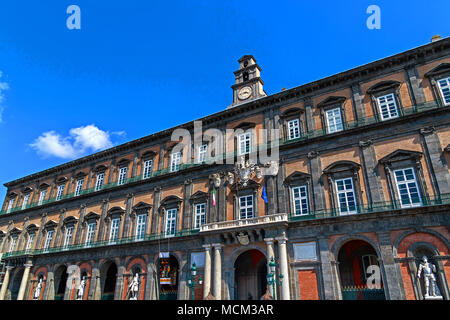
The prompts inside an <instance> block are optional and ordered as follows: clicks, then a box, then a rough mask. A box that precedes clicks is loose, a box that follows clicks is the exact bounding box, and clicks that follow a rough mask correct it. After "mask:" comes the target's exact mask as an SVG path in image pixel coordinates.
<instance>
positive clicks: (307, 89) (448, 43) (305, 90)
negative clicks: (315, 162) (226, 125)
mask: <svg viewBox="0 0 450 320" xmlns="http://www.w3.org/2000/svg"><path fill="white" fill-rule="evenodd" d="M438 47H443V48H442V49H443V50H445V49H449V48H450V37H446V38H443V39H441V40H438V41H435V42H431V43H427V44H424V45H421V46H418V47H415V48H413V49H409V50H407V51H403V52H401V53H397V54H394V55H391V56H388V57H385V58H382V59H379V60H375V61H373V62H370V63H367V64H363V65H360V66H358V67H355V68H352V69H349V70H346V71H343V72H339V73H336V74H334V75H331V76H328V77H326V78H322V79H319V80H315V81H312V82H308V83H306V84H303V85H300V86H297V87H294V88H291V89H286V90H284V91H280V92H277V93H274V94H272V95H269V96H266V97H262V98H259V99H257V100H253V101H249V102H247V103H242V104H239V105H236V106H234V107H233V108H226V109H224V110H222V111H219V112H216V113H213V114H210V115H207V116H205V117H203V118H199V119H194V120H191V121H189V122H186V123H183V124H181V125H178V126H175V127H171V128H168V129H165V130H163V131H158V132H156V133H152V134H150V135H147V136H144V137H142V138H139V139H136V140H132V141H129V142H126V143H123V144H120V145H118V146H115V147H112V148H109V149H106V150H102V151H99V152H96V153H94V154H90V155H87V156H85V157H82V158H78V159H75V160H72V161H69V162H66V163H64V164H61V165H58V166H55V167H51V168H49V169H46V170H43V171H39V172H37V173H33V174H30V175H27V176H25V177H22V178H19V179H15V180H12V181H9V182H6V183H4V184H3V185H4V186H5V187H7V188H9V187H10V186H14V185H16V184H19V183H22V182H25V181H27V180H32V179H35V178H39V177H42V176H46V175H49V174H52V173H57V172H59V171H62V170H65V169H68V168H71V167H73V166H75V165H77V164H83V163H85V162H89V161H92V160H95V159H100V158H103V157H105V156H108V155H112V154H114V153H116V152H118V151H120V150H127V149H129V148H132V147H134V146H139V145H141V144H143V143H145V142H149V141H152V140H156V139H161V138H164V137H168V136H170V135H171V133H172V131H173V130H175V129H177V128H191V127H193V122H194V121H200V120H203V121H204V120H211V121H214V118H219V117H223V116H226V115H227V114H232V115H233V114H236V112H238V111H242V109H245V108H248V107H252V109H254V108H257V107H262V106H265V105H267V103H268V102H270V101H273V100H276V101H281V100H282V99H283V98H284V99H288V98H290V97H292V95H293V94H295V95H299V94H302V95H305V96H306V95H308V94H310V93H311V92H313V91H316V90H317V89H320V88H322V87H323V85H325V87H326V86H330V85H333V84H334V83H335V82H336V80H339V79H351V78H354V77H355V76H356V75H357V74H359V73H361V72H362V71H363V70H366V69H371V68H373V67H376V66H378V67H380V66H381V67H382V68H386V67H388V66H386V65H385V64H386V63H387V62H388V61H391V60H396V59H400V58H402V57H405V56H408V55H410V54H413V53H415V54H418V53H422V54H428V53H430V52H429V51H425V50H426V49H431V48H438ZM424 51H425V52H424ZM432 53H433V52H431V54H432ZM377 70H378V69H377ZM330 83H331V84H330Z"/></svg>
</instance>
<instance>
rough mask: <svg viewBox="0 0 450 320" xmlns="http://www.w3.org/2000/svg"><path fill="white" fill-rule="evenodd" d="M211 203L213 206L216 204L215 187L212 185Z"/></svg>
mask: <svg viewBox="0 0 450 320" xmlns="http://www.w3.org/2000/svg"><path fill="white" fill-rule="evenodd" d="M212 203H213V207H215V206H216V189H215V188H214V187H213V191H212Z"/></svg>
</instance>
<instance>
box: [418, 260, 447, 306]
mask: <svg viewBox="0 0 450 320" xmlns="http://www.w3.org/2000/svg"><path fill="white" fill-rule="evenodd" d="M422 271H423V277H424V282H425V299H427V298H430V297H441V295H440V292H439V289H438V287H437V284H436V276H435V275H434V274H435V273H436V266H435V265H434V264H432V263H430V262H428V258H427V256H423V257H422V262H421V263H420V265H419V271H418V272H417V278H418V279H420V276H421V274H422ZM430 285H431V295H430Z"/></svg>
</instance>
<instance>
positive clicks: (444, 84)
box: [438, 77, 450, 106]
mask: <svg viewBox="0 0 450 320" xmlns="http://www.w3.org/2000/svg"><path fill="white" fill-rule="evenodd" d="M438 83H439V89H440V90H441V94H442V98H443V99H444V104H445V105H446V106H450V77H448V78H444V79H441V80H439V81H438Z"/></svg>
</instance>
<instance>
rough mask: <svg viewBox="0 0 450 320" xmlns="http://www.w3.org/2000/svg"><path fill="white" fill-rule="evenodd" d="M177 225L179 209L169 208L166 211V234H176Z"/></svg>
mask: <svg viewBox="0 0 450 320" xmlns="http://www.w3.org/2000/svg"><path fill="white" fill-rule="evenodd" d="M176 225H177V209H169V210H167V213H166V235H167V236H173V235H175V231H176Z"/></svg>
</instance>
